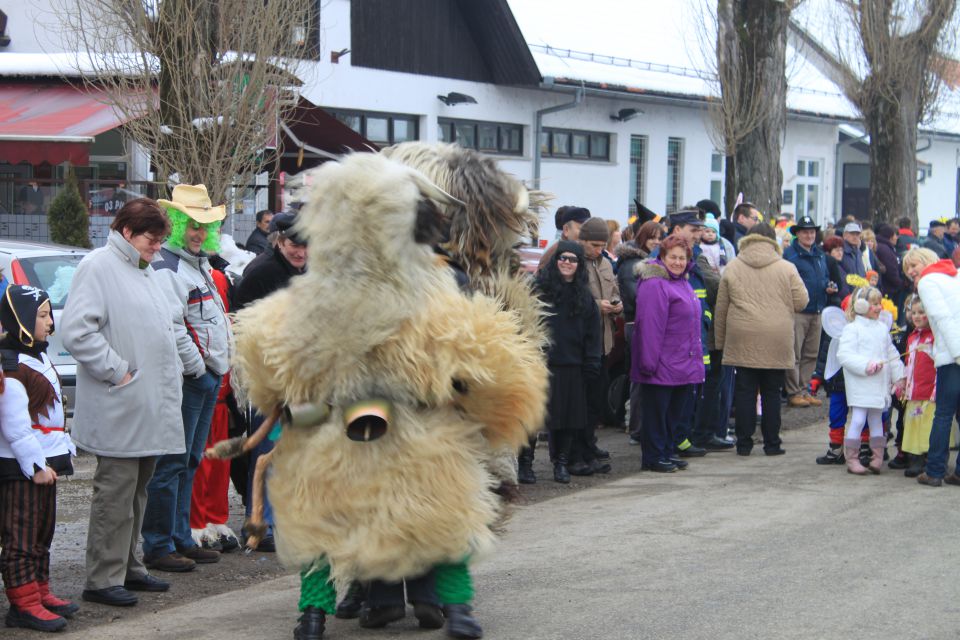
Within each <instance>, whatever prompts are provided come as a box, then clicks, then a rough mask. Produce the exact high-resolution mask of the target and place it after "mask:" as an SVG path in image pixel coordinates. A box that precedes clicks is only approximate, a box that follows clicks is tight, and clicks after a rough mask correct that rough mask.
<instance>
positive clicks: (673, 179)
mask: <svg viewBox="0 0 960 640" xmlns="http://www.w3.org/2000/svg"><path fill="white" fill-rule="evenodd" d="M681 200H683V138H668V139H667V206H666V207H665V208H664V212H665V213H666V214H667V215H669V214H671V213H673V212H674V211H676V210H677V209H679V208H680V206H681V204H680V202H681Z"/></svg>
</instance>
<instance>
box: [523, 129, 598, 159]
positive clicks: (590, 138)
mask: <svg viewBox="0 0 960 640" xmlns="http://www.w3.org/2000/svg"><path fill="white" fill-rule="evenodd" d="M541 134H542V135H545V136H547V140H546V142H547V144H546V145H542V144H540V141H539V140H537V144H538V145H540V156H541V157H543V158H560V159H563V160H582V161H584V162H610V137H611V134H609V133H606V132H604V131H587V130H585V129H562V128H559V127H544V128H543V130H542V131H541ZM556 134H560V135H565V136H567V153H556V152H555V151H554V150H553V149H554V145H553V137H554V135H556ZM576 137H585V138H586V141H587V154H586V155H584V154H580V153H575V152H574V142H573V141H574V138H576ZM599 140H603V143H604V144H603V146H604V147H606V153H605V154H603V155H601V154H600V152H599V151H598V150H596V149H595V147H596V146H597V142H598V141H599Z"/></svg>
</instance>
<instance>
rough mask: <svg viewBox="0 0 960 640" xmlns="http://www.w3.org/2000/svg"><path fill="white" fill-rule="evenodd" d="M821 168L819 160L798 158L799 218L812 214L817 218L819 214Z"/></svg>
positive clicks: (797, 205) (797, 208)
mask: <svg viewBox="0 0 960 640" xmlns="http://www.w3.org/2000/svg"><path fill="white" fill-rule="evenodd" d="M820 169H821V166H820V161H819V160H797V189H796V191H797V204H796V217H797V219H800V218H801V217H803V216H810V217H811V218H813V219H814V220H816V219H817V218H818V216H819V213H820V173H821V171H820Z"/></svg>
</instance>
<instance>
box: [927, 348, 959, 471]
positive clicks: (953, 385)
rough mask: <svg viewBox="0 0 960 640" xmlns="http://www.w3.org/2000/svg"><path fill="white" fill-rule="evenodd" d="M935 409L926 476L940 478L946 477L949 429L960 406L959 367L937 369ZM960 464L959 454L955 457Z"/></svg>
mask: <svg viewBox="0 0 960 640" xmlns="http://www.w3.org/2000/svg"><path fill="white" fill-rule="evenodd" d="M936 401H937V408H936V410H935V411H934V414H933V428H932V429H931V430H930V450H929V451H928V452H927V475H928V476H930V477H931V478H942V477H943V476H945V475H947V456H948V455H949V454H950V428H951V426H952V425H953V417H954V416H955V415H956V414H957V407H958V405H960V365H958V364H955V363H953V364H945V365H943V366H942V367H937V397H936ZM957 463H958V464H960V454H958V455H957Z"/></svg>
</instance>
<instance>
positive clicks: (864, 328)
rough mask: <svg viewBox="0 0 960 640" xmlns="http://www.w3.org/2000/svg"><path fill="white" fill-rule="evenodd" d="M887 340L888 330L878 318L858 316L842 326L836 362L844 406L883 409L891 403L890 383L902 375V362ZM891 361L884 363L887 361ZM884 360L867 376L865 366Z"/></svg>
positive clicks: (890, 342) (891, 384)
mask: <svg viewBox="0 0 960 640" xmlns="http://www.w3.org/2000/svg"><path fill="white" fill-rule="evenodd" d="M897 355H898V351H897V348H896V347H894V346H893V341H892V340H891V339H890V330H889V328H888V327H887V325H885V324H884V323H883V322H881V321H879V320H870V319H869V318H867V317H865V316H857V317H856V319H854V321H853V322H851V323H850V324H848V325H847V326H846V327H844V328H843V333H842V334H841V335H840V346H839V348H838V349H837V361H839V362H840V366H842V367H843V379H844V386H845V389H846V393H847V406H850V407H860V408H863V409H885V408H887V406H889V404H890V390H891V387H892V386H893V383H894V382H896V381H897V380H899V379H900V378H902V377H903V375H904V370H903V362H901V361H900V359H899V358H896V356H897ZM893 358H896V359H895V360H893V362H887V360H891V359H893ZM871 362H883V363H884V365H883V369H881V370H880V372H879V373H875V374H873V375H872V376H868V375H867V365H868V364H870V363H871Z"/></svg>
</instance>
